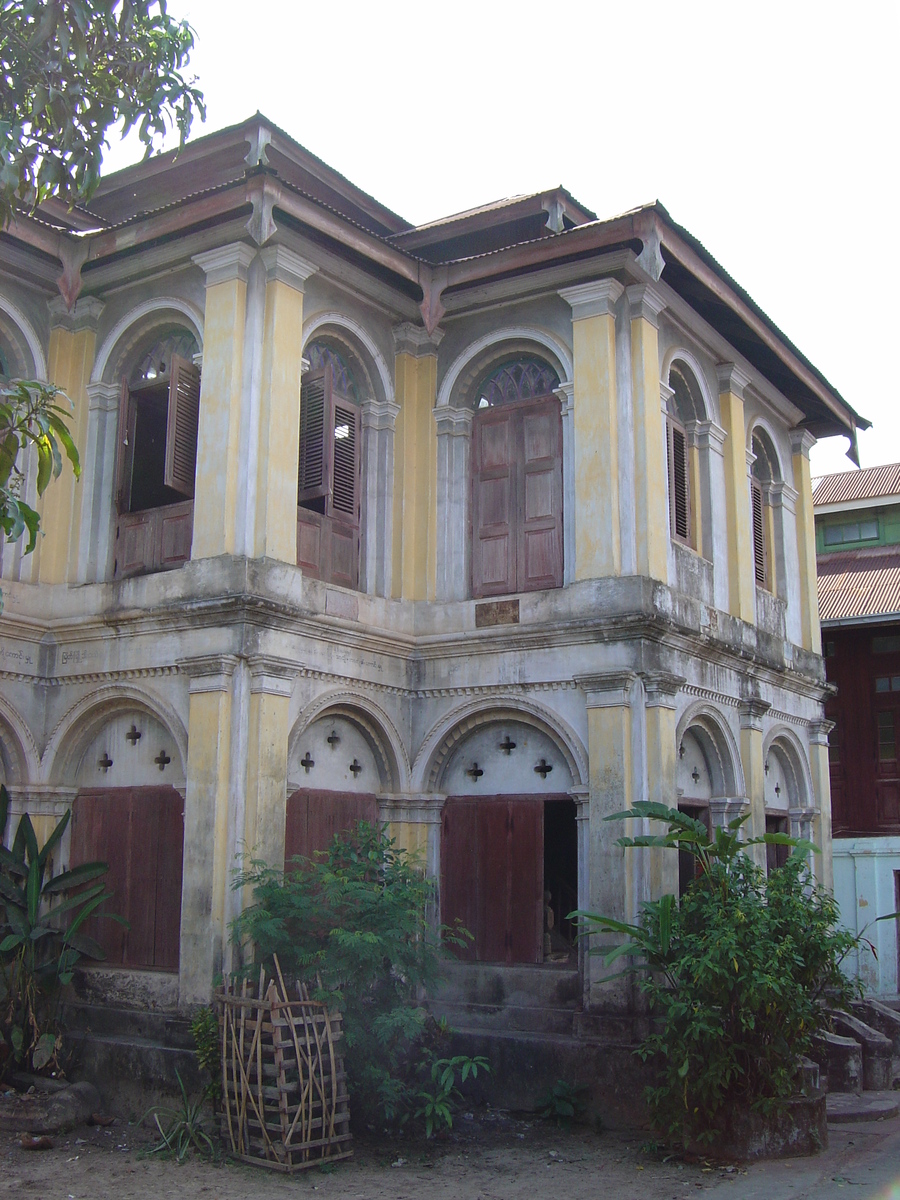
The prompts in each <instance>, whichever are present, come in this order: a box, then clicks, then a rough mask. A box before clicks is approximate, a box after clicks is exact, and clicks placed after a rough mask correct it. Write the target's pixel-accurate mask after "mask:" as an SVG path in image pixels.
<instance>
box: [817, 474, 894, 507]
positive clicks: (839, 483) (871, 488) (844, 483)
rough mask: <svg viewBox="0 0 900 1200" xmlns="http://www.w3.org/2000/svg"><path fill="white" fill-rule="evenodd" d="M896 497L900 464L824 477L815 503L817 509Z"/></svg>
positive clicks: (818, 485)
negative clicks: (825, 506) (858, 501)
mask: <svg viewBox="0 0 900 1200" xmlns="http://www.w3.org/2000/svg"><path fill="white" fill-rule="evenodd" d="M892 496H900V463H891V464H890V465H888V466H886V467H866V468H865V469H864V470H862V471H841V472H840V473H839V474H837V475H823V476H822V478H821V479H819V480H818V481H817V482H816V485H815V487H814V488H813V504H814V505H815V507H816V508H819V507H821V506H823V505H825V504H848V503H851V502H852V501H854V500H878V499H881V498H882V497H884V498H885V499H887V498H888V497H892Z"/></svg>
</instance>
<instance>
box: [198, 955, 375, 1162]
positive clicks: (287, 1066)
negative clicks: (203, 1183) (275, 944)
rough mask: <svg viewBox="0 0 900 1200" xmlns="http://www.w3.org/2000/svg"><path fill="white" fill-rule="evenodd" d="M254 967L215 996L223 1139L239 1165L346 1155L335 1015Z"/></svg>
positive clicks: (346, 1112) (346, 1113) (346, 1114)
mask: <svg viewBox="0 0 900 1200" xmlns="http://www.w3.org/2000/svg"><path fill="white" fill-rule="evenodd" d="M275 973H276V978H273V979H267V978H266V973H265V971H264V970H263V969H262V968H260V974H259V984H258V987H257V989H256V995H255V996H254V995H253V994H252V993H251V989H250V986H249V984H248V981H247V980H246V979H245V980H243V981H242V982H240V983H239V982H238V981H237V980H235V979H230V980H229V979H226V980H225V983H224V986H223V988H222V990H221V991H219V992H217V993H216V1000H217V1003H218V1009H219V1031H220V1033H221V1047H222V1122H221V1132H222V1140H223V1142H224V1143H225V1145H226V1146H230V1147H231V1154H232V1156H233V1157H234V1158H239V1159H241V1160H242V1161H243V1162H248V1163H255V1164H257V1165H259V1166H265V1167H271V1168H272V1169H273V1170H275V1171H285V1172H288V1173H292V1172H294V1171H302V1170H303V1169H304V1168H305V1167H314V1166H317V1165H318V1164H319V1163H323V1162H334V1161H335V1160H336V1159H340V1158H349V1157H350V1156H351V1155H352V1153H353V1151H352V1149H351V1148H350V1141H351V1135H350V1109H349V1103H348V1096H347V1086H346V1077H345V1075H344V1062H343V1058H342V1057H341V1055H340V1054H338V1053H337V1052H336V1050H335V1043H336V1042H338V1041H339V1040H340V1038H341V1014H340V1013H335V1012H330V1011H329V1010H328V1008H327V1007H326V1006H325V1005H324V1004H319V1003H317V1002H316V1001H314V1000H310V999H309V993H308V991H307V989H306V987H305V986H304V985H302V984H299V983H298V984H295V985H294V988H293V992H294V998H292V996H291V995H290V994H289V991H288V988H287V987H286V986H285V982H284V979H283V977H282V974H281V968H280V966H279V964H278V960H277V958H276V960H275Z"/></svg>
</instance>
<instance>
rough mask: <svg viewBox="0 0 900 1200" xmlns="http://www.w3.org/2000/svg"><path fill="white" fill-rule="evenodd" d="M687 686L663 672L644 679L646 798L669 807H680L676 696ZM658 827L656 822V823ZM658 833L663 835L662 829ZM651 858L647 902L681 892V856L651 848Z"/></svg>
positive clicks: (646, 676) (648, 854) (648, 675)
mask: <svg viewBox="0 0 900 1200" xmlns="http://www.w3.org/2000/svg"><path fill="white" fill-rule="evenodd" d="M683 683H684V679H683V677H682V676H679V675H669V674H667V673H663V672H653V673H648V674H647V675H645V676H644V691H645V694H646V699H645V702H644V720H645V730H646V746H647V799H648V800H649V801H651V803H654V804H664V805H665V806H666V807H667V808H677V806H678V796H677V793H676V791H675V776H676V762H675V697H676V696H677V694H678V691H679V689H680V688H681V686H682V684H683ZM654 824H656V822H654ZM658 832H660V833H662V832H664V830H663V828H662V826H660V827H659V829H658ZM643 853H644V854H645V855H647V856H648V861H649V878H648V880H647V887H648V890H649V896H648V899H651V900H658V899H659V897H660V896H663V895H665V894H666V893H672V894H674V895H677V893H678V855H677V853H676V852H675V851H674V850H660V849H652V850H645V851H644V852H643Z"/></svg>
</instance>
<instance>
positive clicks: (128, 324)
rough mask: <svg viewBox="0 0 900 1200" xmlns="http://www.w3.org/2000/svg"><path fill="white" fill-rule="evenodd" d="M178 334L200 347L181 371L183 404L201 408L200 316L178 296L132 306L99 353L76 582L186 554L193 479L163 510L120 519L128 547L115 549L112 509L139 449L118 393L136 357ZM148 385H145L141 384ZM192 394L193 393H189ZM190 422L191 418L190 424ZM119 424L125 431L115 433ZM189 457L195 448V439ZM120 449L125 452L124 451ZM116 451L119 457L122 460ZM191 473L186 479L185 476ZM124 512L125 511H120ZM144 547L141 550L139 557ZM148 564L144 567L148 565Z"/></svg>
mask: <svg viewBox="0 0 900 1200" xmlns="http://www.w3.org/2000/svg"><path fill="white" fill-rule="evenodd" d="M177 330H181V331H183V332H184V333H185V334H186V335H187V336H188V337H189V338H191V339H193V342H194V343H195V344H196V347H197V348H198V349H197V351H196V352H195V353H194V354H192V355H191V359H192V361H191V362H190V363H188V364H186V366H185V375H186V377H188V376H189V380H188V383H189V388H188V391H187V392H185V393H183V394H184V396H185V398H186V399H187V398H188V397H192V399H191V404H192V405H196V404H199V391H198V390H197V389H199V369H198V366H197V362H198V361H199V359H200V357H201V356H202V352H203V313H202V312H201V311H200V310H199V309H198V308H197V307H196V306H195V305H193V304H191V303H190V302H189V301H187V300H183V299H181V298H180V297H177V296H157V297H154V298H153V299H150V300H146V301H143V302H142V303H141V304H137V305H135V306H134V307H133V308H131V309H129V311H128V312H127V313H126V314H125V315H124V316H123V317H122V318H121V319H120V320H119V321H117V322H116V324H115V325H114V326H113V328H112V329H111V330H110V332H109V333H108V334H107V336H106V337H105V338H104V340H103V343H102V344H101V346H100V349H99V351H98V353H97V357H96V359H95V361H94V369H93V372H92V375H91V382H90V384H89V385H88V389H87V390H88V397H89V412H88V432H87V445H86V450H85V460H84V488H85V491H84V497H83V501H82V508H81V536H80V539H79V561H78V579H79V582H85V583H92V582H98V581H101V580H105V579H106V578H108V576H109V572H110V568H111V566H112V565H113V562H114V559H115V564H116V566H118V563H119V560H120V559H121V560H122V562H123V564H128V565H123V568H122V570H121V571H119V572H118V573H119V574H135V573H140V572H141V571H143V570H158V569H165V567H166V566H167V565H168V566H179V565H181V563H182V562H183V561H184V560H185V558H186V557H187V556H188V555H189V554H190V534H191V525H192V517H193V512H192V504H191V500H190V497H191V495H192V494H193V479H192V478H191V479H190V480H189V481H188V482H187V483H185V482H183V481H179V484H178V492H177V494H176V493H173V494H172V495H171V496H168V500H169V501H170V502H171V503H170V504H169V506H168V511H166V508H165V507H160V508H157V509H152V508H151V509H148V510H147V514H146V515H141V516H137V517H135V518H134V519H132V520H128V519H127V518H123V519H124V520H125V525H126V526H127V528H126V531H125V534H126V541H127V544H126V543H124V542H123V544H122V545H121V546H119V547H117V548H116V553H115V554H114V546H115V532H116V522H117V507H119V506H122V496H123V494H124V493H123V489H122V481H121V480H120V479H119V478H118V475H119V474H120V473H121V472H122V471H123V470H124V469H125V466H126V460H127V459H128V457H129V456H133V455H134V454H135V452H136V450H137V447H136V446H135V445H134V439H133V438H129V436H128V433H127V423H128V421H129V413H131V414H132V416H137V415H138V414H137V412H136V411H132V410H134V409H135V404H132V403H131V401H130V400H128V399H127V398H126V396H125V393H124V387H125V383H126V382H129V383H131V384H132V385H134V384H135V381H134V380H132V378H131V377H132V373H133V371H134V369H135V368H136V366H137V364H138V362H139V361H140V358H141V356H142V354H144V353H145V352H146V351H147V350H149V348H150V346H151V345H152V343H153V342H154V341H156V340H158V339H160V338H164V337H166V336H167V335H168V334H170V333H172V332H173V331H177ZM143 382H144V383H145V384H149V383H150V382H151V381H150V380H149V379H147V380H144V381H143ZM195 393H196V394H195ZM145 415H146V414H145ZM192 422H193V415H191V417H190V419H189V421H188V424H191V423H192ZM120 424H124V425H126V429H120ZM190 440H191V441H192V442H193V446H192V450H193V451H195V449H196V443H195V438H194V437H193V434H191V436H190ZM126 443H129V444H130V449H123V447H125V445H126ZM120 451H121V453H120ZM189 473H190V472H189ZM124 507H125V508H130V507H131V505H130V504H125V505H124ZM144 547H147V551H146V553H144ZM148 558H149V562H148V561H147V559H148Z"/></svg>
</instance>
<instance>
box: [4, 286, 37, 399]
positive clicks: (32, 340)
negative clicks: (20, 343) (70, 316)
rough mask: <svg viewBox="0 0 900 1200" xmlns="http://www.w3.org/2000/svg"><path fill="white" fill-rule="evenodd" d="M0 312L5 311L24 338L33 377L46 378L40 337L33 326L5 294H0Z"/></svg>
mask: <svg viewBox="0 0 900 1200" xmlns="http://www.w3.org/2000/svg"><path fill="white" fill-rule="evenodd" d="M0 312H5V313H6V315H7V316H8V317H9V319H10V320H11V321H12V322H13V324H14V325H15V326H16V328H17V329H18V331H19V333H20V334H21V335H22V337H23V338H24V339H25V344H26V345H27V346H28V352H29V354H30V355H31V359H32V363H33V367H34V375H35V378H37V379H42V380H43V379H46V378H47V360H46V358H45V357H44V351H43V348H42V347H41V339H40V338H39V337H38V335H37V333H36V332H35V329H34V326H33V325H32V324H31V322H30V321H29V320H28V318H27V317H26V316H25V314H24V313H23V312H22V310H21V309H20V308H17V307H16V306H15V304H13V303H12V301H11V300H7V299H6V297H5V296H0Z"/></svg>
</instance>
